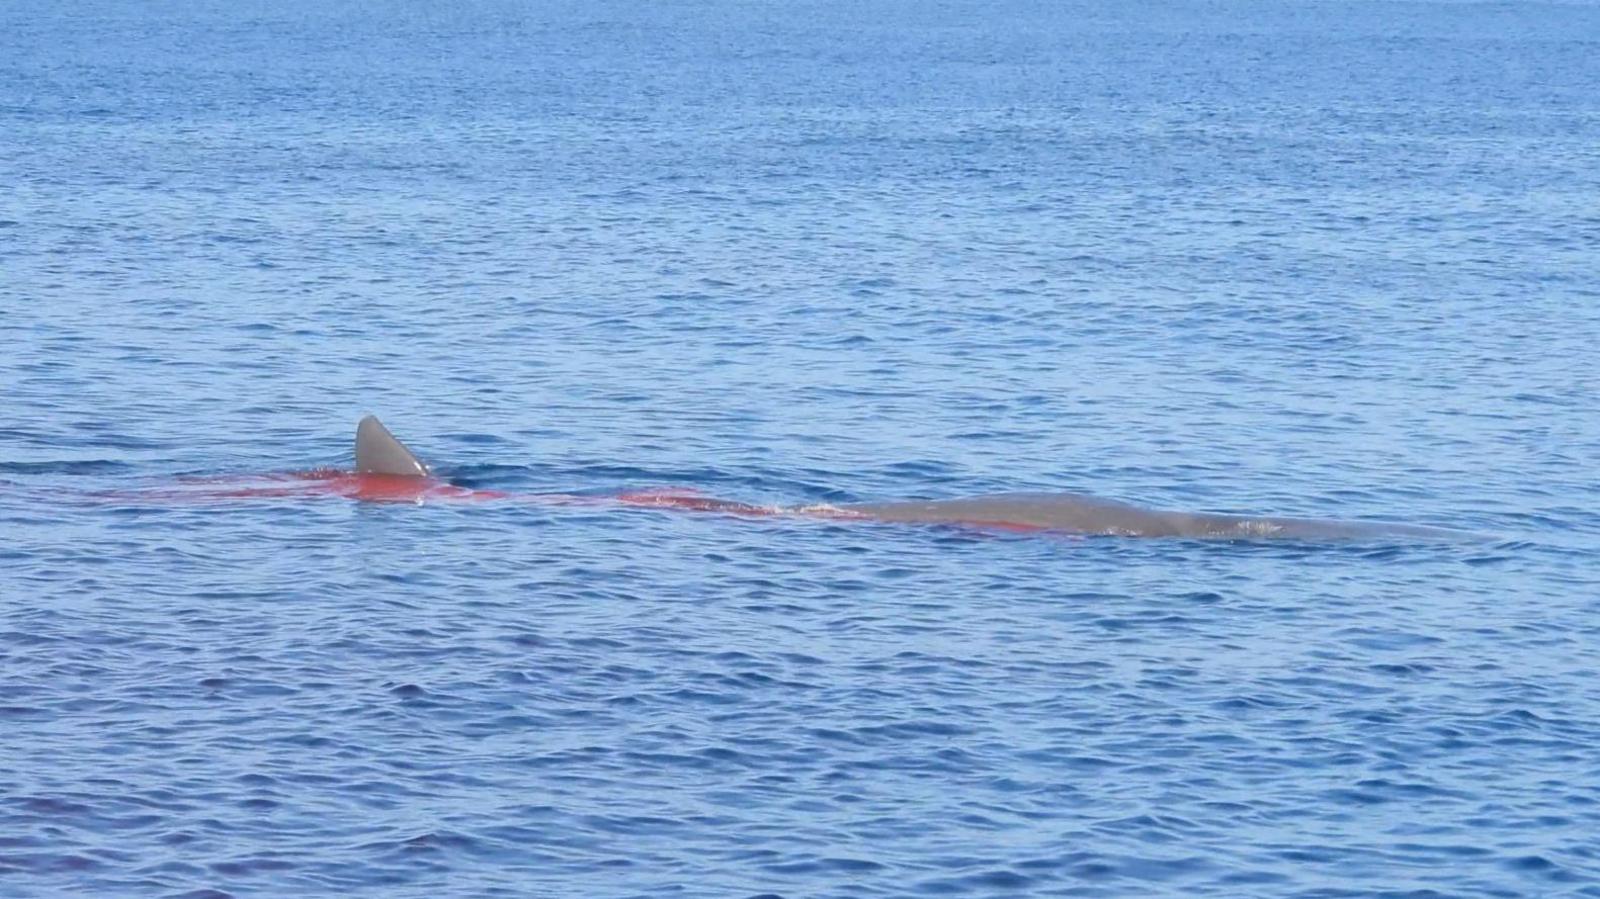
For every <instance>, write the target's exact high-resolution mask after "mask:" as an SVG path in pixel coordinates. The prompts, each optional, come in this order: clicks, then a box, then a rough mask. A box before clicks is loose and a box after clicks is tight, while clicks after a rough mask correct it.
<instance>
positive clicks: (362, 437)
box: [356, 415, 428, 478]
mask: <svg viewBox="0 0 1600 899" xmlns="http://www.w3.org/2000/svg"><path fill="white" fill-rule="evenodd" d="M356 471H358V472H361V473H362V474H388V475H399V476H402V477H414V478H425V477H427V476H428V466H426V465H423V464H422V460H420V459H418V458H417V457H416V455H415V454H413V453H412V452H411V450H408V449H406V445H405V444H403V443H401V442H400V441H398V440H396V439H395V437H394V435H393V434H391V433H389V429H388V428H386V427H384V426H383V422H381V421H379V420H378V417H377V416H376V415H368V416H367V417H366V418H363V419H361V423H360V424H358V425H356Z"/></svg>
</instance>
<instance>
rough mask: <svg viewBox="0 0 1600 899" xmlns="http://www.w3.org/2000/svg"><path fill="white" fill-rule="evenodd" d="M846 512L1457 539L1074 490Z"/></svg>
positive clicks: (1182, 532) (1014, 524) (1411, 528)
mask: <svg viewBox="0 0 1600 899" xmlns="http://www.w3.org/2000/svg"><path fill="white" fill-rule="evenodd" d="M841 508H842V509H844V510H845V511H847V512H850V513H852V514H856V515H860V516H863V517H865V518H871V519H875V520H877V521H891V522H904V523H916V524H952V525H966V526H969V527H972V526H978V527H983V526H989V527H998V528H1008V529H1016V530H1040V531H1059V532H1063V533H1071V534H1085V535H1104V536H1118V537H1189V538H1209V539H1222V540H1255V539H1261V538H1266V537H1281V538H1288V539H1295V540H1362V539H1378V538H1383V537H1407V538H1413V539H1433V540H1441V539H1459V538H1460V537H1462V536H1465V535H1464V534H1463V533H1462V532H1459V531H1449V530H1444V529H1442V528H1429V527H1419V526H1416V525H1404V524H1389V523H1384V522H1368V521H1325V520H1320V519H1315V518H1270V517H1266V516H1261V515H1221V514H1215V513H1209V512H1175V511H1168V510H1163V509H1147V508H1144V507H1142V506H1135V505H1133V504H1131V503H1123V502H1118V501H1116V500H1110V499H1101V498H1098V497H1093V496H1082V495H1079V494H1073V493H1002V494H997V495H993V496H975V497H969V498H965V499H944V500H925V501H918V500H910V501H897V502H882V503H852V504H849V505H845V506H841Z"/></svg>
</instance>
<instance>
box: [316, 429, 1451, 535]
mask: <svg viewBox="0 0 1600 899" xmlns="http://www.w3.org/2000/svg"><path fill="white" fill-rule="evenodd" d="M355 462H356V468H355V473H356V476H357V480H358V485H357V488H356V489H354V490H347V491H346V493H347V495H351V496H354V497H355V498H357V499H388V500H393V499H411V498H413V496H414V497H415V498H417V499H418V500H419V501H420V500H421V499H422V498H424V497H426V498H431V499H503V498H506V497H507V495H506V494H504V493H500V492H498V491H472V490H468V489H466V488H461V487H454V486H453V485H450V484H448V483H446V482H443V481H440V480H439V479H437V478H436V477H435V476H434V474H433V471H432V469H430V468H429V467H428V465H427V464H426V463H424V462H423V461H422V460H421V459H420V458H418V456H417V455H416V454H415V453H414V452H412V451H411V450H410V449H409V448H408V447H407V446H406V445H405V444H404V443H401V442H400V440H399V439H398V438H396V437H395V436H394V435H393V434H392V433H390V431H389V429H388V428H387V427H384V425H383V423H382V422H381V421H379V420H378V418H377V417H376V416H373V415H368V416H366V417H364V418H362V419H361V421H360V422H359V423H358V424H357V425H356V440H355ZM542 498H543V499H546V500H548V501H557V502H561V501H567V502H573V501H593V498H589V497H573V496H566V495H561V496H557V495H544V496H543V497H542ZM613 499H614V500H615V501H617V502H620V503H622V504H625V505H630V506H650V507H654V508H664V509H676V510H680V511H694V512H721V513H725V514H731V515H739V516H760V517H768V516H772V515H793V516H805V517H812V518H826V519H833V520H865V521H873V522H880V523H885V524H898V525H937V526H951V527H961V528H969V529H981V530H997V531H1012V532H1020V531H1048V532H1055V533H1061V534H1070V535H1077V536H1105V537H1166V538H1184V539H1201V540H1262V539H1291V540H1305V541H1324V540H1373V539H1393V538H1400V539H1414V540H1452V539H1460V538H1462V537H1470V536H1472V535H1470V534H1468V533H1466V532H1463V531H1455V530H1450V529H1446V528H1435V527H1425V526H1421V525H1414V524H1403V523H1398V522H1380V521H1351V520H1342V521H1341V520H1335V519H1318V518H1288V517H1277V516H1267V515H1238V514H1224V513H1219V512H1188V511H1178V510H1171V509H1158V508H1150V507H1145V506H1140V505H1136V504H1133V503H1128V502H1122V501H1120V500H1113V499H1106V498H1102V497H1097V496H1089V495H1085V494H1079V493H999V494H989V495H980V496H970V497H960V498H955V499H934V500H892V501H882V502H859V503H841V504H827V503H823V504H811V505H804V506H794V507H781V506H778V507H774V506H758V505H753V504H750V503H742V502H738V501H734V500H723V499H717V498H714V497H708V496H705V495H703V494H701V493H699V492H698V491H695V490H686V489H673V488H667V489H655V490H638V491H629V492H624V493H621V494H618V495H617V496H615V497H613Z"/></svg>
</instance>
